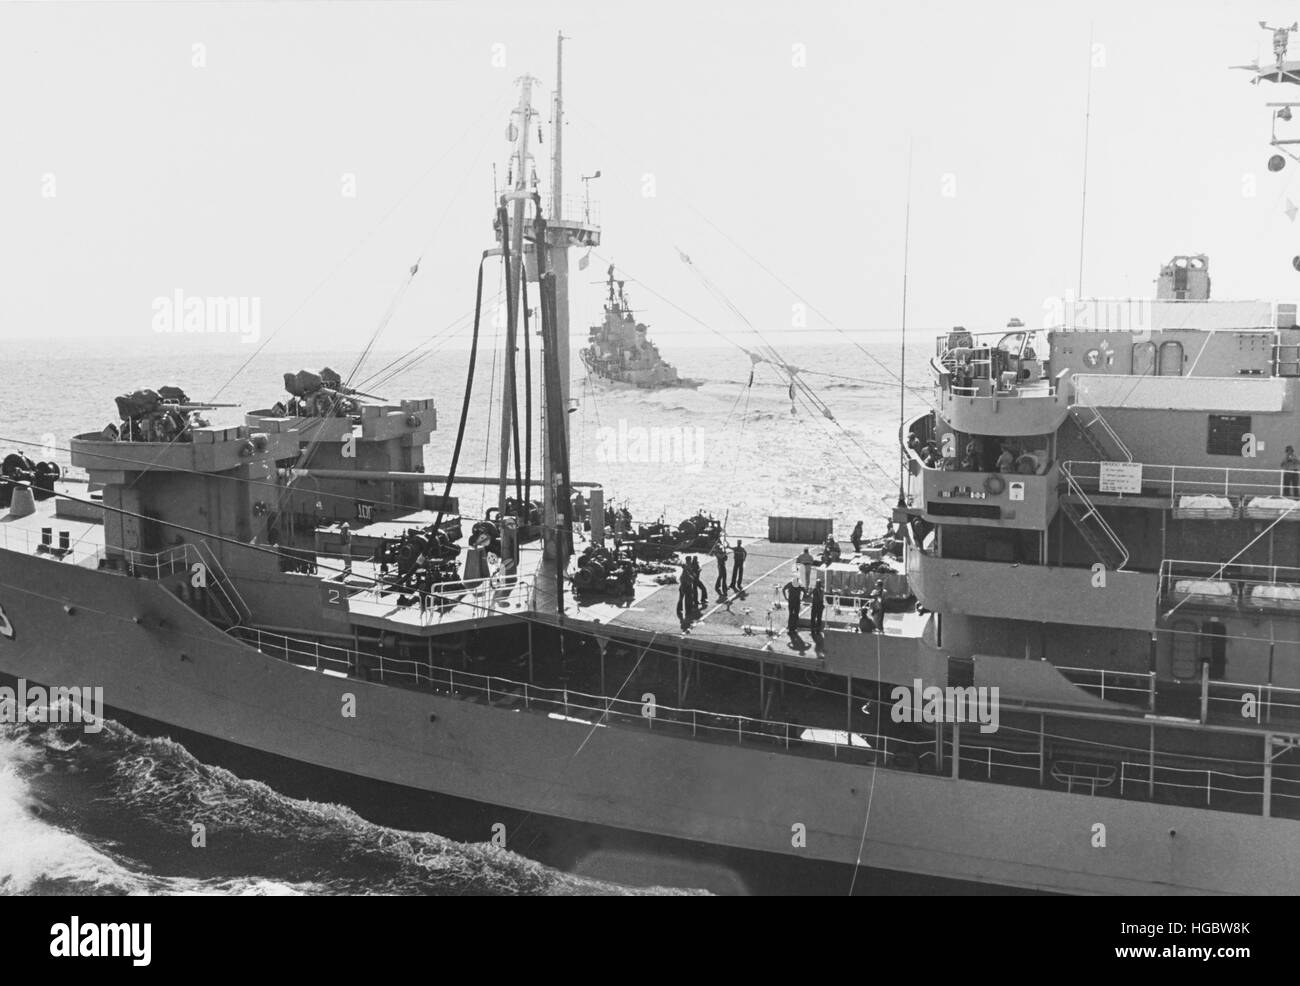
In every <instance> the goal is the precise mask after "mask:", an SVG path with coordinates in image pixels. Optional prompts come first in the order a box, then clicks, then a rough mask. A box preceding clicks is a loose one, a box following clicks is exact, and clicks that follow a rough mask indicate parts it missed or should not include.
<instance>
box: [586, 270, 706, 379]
mask: <svg viewBox="0 0 1300 986" xmlns="http://www.w3.org/2000/svg"><path fill="white" fill-rule="evenodd" d="M626 283H627V282H626V281H622V280H617V279H616V278H615V277H614V265H613V264H610V265H609V270H608V271H607V272H606V287H607V291H608V294H607V295H606V298H605V319H604V321H603V322H601V323H600V324H599V325H593V326H592V327H591V329H590V331H589V333H588V338H587V345H586V347H585V348H584V349H583V350H582V351H581V353H580V354H579V355H580V357H581V358H582V364H583V366H585V367H586V369H587V373H588V375H589V376H590V378H591V379H592V380H593V381H594V382H596V383H597V384H600V385H603V386H608V387H615V388H632V387H635V388H638V389H641V390H659V389H664V388H689V389H691V390H695V389H697V388H698V387H699V386H700V383H701V382H702V381H699V380H690V379H687V378H685V377H682V376H679V375H678V373H677V367H675V366H673V365H672V364H671V363H669V362H668V361H667V360H665V359H664V358H663V356H661V355H660V354H659V347H658V346H656V345H655V344H654V343H653V342H651V341H650V339H649V335H648V333H649V329H648V328H647V326H646V325H645V323H644V322H638V321H637V320H636V315H635V314H634V313H633V311H632V308H631V305H630V304H629V302H628V298H627V289H626Z"/></svg>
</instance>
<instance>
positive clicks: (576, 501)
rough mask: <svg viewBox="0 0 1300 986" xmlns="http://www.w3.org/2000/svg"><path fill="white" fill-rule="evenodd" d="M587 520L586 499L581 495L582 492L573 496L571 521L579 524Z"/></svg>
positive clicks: (579, 491)
mask: <svg viewBox="0 0 1300 986" xmlns="http://www.w3.org/2000/svg"><path fill="white" fill-rule="evenodd" d="M586 519H587V498H586V497H585V496H583V495H582V490H578V491H577V492H576V493H574V494H573V520H574V522H575V523H578V524H581V523H582V522H583V521H584V520H586Z"/></svg>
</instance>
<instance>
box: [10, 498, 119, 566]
mask: <svg viewBox="0 0 1300 986" xmlns="http://www.w3.org/2000/svg"><path fill="white" fill-rule="evenodd" d="M55 489H56V491H57V492H58V493H60V494H63V496H56V497H51V498H49V499H47V500H37V501H36V511H35V513H30V514H28V515H27V516H26V517H14V516H12V514H11V513H10V512H9V510H8V509H5V510H3V511H0V548H4V549H6V550H9V551H16V552H18V553H20V554H24V555H35V556H37V557H41V558H49V559H51V560H52V561H61V562H63V563H64V564H72V565H81V566H84V567H87V568H96V567H98V565H99V563H100V561H101V559H103V558H104V523H103V507H96V506H91V505H90V504H89V503H88V502H87V503H83V502H81V501H89V500H90V493H89V491H88V488H87V487H86V484H85V483H56V484H55ZM65 497H70V498H75V499H65ZM47 529H48V531H49V538H50V543H49V544H48V545H46V543H45V532H46V530H47ZM64 534H66V535H67V543H68V548H67V550H66V551H64V550H62V549H60V547H59V545H60V543H61V537H62V535H64ZM51 549H52V550H51Z"/></svg>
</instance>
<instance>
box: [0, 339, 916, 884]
mask: <svg viewBox="0 0 1300 986" xmlns="http://www.w3.org/2000/svg"><path fill="white" fill-rule="evenodd" d="M873 339H874V341H869V340H873ZM488 341H489V342H490V340H488ZM659 344H660V346H661V349H662V350H663V351H664V355H665V356H666V357H667V358H669V359H670V360H672V361H673V362H674V363H676V365H677V366H678V368H679V370H680V371H681V373H682V375H683V376H685V377H690V378H694V379H698V380H701V381H702V385H701V386H700V387H699V389H698V390H685V389H683V390H666V391H657V392H640V391H629V390H609V389H605V388H603V387H598V386H594V385H593V384H592V382H591V381H589V380H588V379H586V378H585V377H582V376H577V377H575V378H574V380H573V391H572V392H573V396H574V397H575V398H577V399H578V407H577V409H576V410H574V411H573V413H572V415H571V418H570V424H571V433H572V441H573V446H572V448H573V451H572V460H573V470H572V473H573V477H574V479H575V480H590V481H597V482H600V483H602V484H603V486H604V488H605V491H606V497H607V501H608V500H612V501H613V502H615V503H616V504H619V505H622V504H626V505H627V506H628V507H629V509H630V510H631V511H632V512H633V515H634V517H635V518H636V519H637V520H653V519H657V518H659V517H660V516H662V517H664V518H665V519H667V520H669V521H670V522H673V523H676V522H677V521H678V520H681V519H682V518H684V517H687V516H689V515H691V514H693V513H695V512H696V511H697V510H701V509H703V510H705V511H707V512H710V513H713V514H714V515H715V516H717V517H719V518H725V520H726V525H727V531H728V533H729V535H731V536H734V537H749V536H763V535H765V534H766V530H767V517H768V516H769V515H778V516H803V517H831V518H834V520H835V527H836V530H837V531H839V532H841V533H842V535H843V536H845V537H847V534H848V531H849V529H850V528H851V527H852V524H853V522H854V521H855V520H858V519H861V520H863V521H864V522H865V525H866V529H867V532H868V533H869V534H870V533H874V532H875V530H876V528H877V527H883V524H884V520H885V518H886V517H887V515H888V511H889V508H890V506H892V504H893V502H894V500H895V499H896V497H897V490H898V468H899V456H898V449H897V433H898V421H899V400H900V388H899V385H898V381H897V377H896V372H897V367H898V365H899V353H898V349H897V343H896V341H895V342H888V341H885V340H883V339H882V337H878V336H875V337H864V339H863V341H862V342H859V343H854V342H850V341H846V340H843V339H840V340H839V341H836V342H832V343H822V344H818V345H815V346H800V347H795V346H787V347H785V351H784V356H785V358H786V359H787V360H789V361H790V362H791V363H795V364H797V365H798V366H800V367H801V368H802V371H801V373H800V379H801V380H802V381H804V382H805V383H806V384H807V385H808V388H809V389H810V390H811V391H812V392H813V395H807V394H804V393H803V392H802V390H801V389H798V390H797V391H796V396H795V397H794V398H793V399H792V397H791V393H790V383H789V379H788V376H785V375H783V372H782V371H779V370H778V369H777V368H775V367H774V366H772V365H770V364H768V363H759V364H752V363H751V361H750V359H749V358H748V357H747V356H746V355H745V353H743V352H741V351H739V350H738V349H736V348H734V347H724V346H717V347H704V346H699V345H691V346H682V347H681V348H680V349H679V350H676V351H674V350H673V347H672V346H671V343H670V342H669V341H667V340H659ZM930 347H931V344H930V343H929V342H928V341H926V340H917V342H916V345H915V346H909V353H908V364H909V365H908V372H907V383H908V387H909V389H908V390H907V391H905V392H904V393H905V397H904V400H905V403H906V407H907V409H908V412H909V413H910V412H911V411H913V410H917V409H920V408H922V407H924V404H925V400H924V399H925V398H926V397H927V396H928V393H929V391H928V384H929V381H928V379H927V367H926V359H927V356H928V354H929V353H932V352H933V350H932V348H930ZM252 350H253V347H249V346H241V345H240V344H238V343H237V342H235V341H233V340H232V341H231V342H230V343H228V344H225V345H215V344H213V343H212V342H211V341H210V340H207V339H195V340H193V342H192V343H191V340H187V339H186V338H184V337H153V338H145V339H142V340H141V341H140V342H139V343H138V344H131V345H121V344H117V345H114V346H109V345H107V344H95V343H85V344H77V345H69V344H66V343H52V342H48V341H36V342H31V343H25V344H19V345H11V346H10V347H9V348H8V351H7V352H6V353H5V357H4V370H5V374H6V377H7V382H6V386H4V387H3V388H0V455H3V454H7V452H8V451H9V450H10V449H11V448H14V449H16V448H23V449H24V450H25V451H26V452H27V453H28V454H29V455H32V457H33V458H51V457H52V458H54V459H55V460H56V461H59V462H62V463H65V464H66V463H67V462H68V461H69V456H68V452H67V449H68V447H69V441H70V439H71V437H72V436H74V435H76V434H79V433H82V432H86V431H98V430H99V429H100V428H101V427H103V425H104V424H106V423H108V422H109V421H111V420H113V419H114V417H115V413H114V406H113V398H114V397H115V396H116V395H118V394H121V393H124V392H127V391H130V390H134V389H137V388H140V387H152V388H155V389H156V388H158V387H160V386H163V385H169V384H171V385H177V386H180V387H182V388H184V389H185V390H186V391H187V393H188V394H189V395H190V396H191V397H192V398H194V399H196V400H205V399H206V400H211V399H214V398H215V400H219V401H223V402H232V403H238V404H240V405H241V409H238V410H226V409H222V410H217V411H213V412H212V413H211V419H212V423H214V424H227V423H228V424H235V423H242V418H241V414H242V411H243V410H252V409H257V408H264V407H269V406H270V405H271V404H273V403H274V402H275V401H276V400H278V399H281V398H282V397H283V396H284V394H283V391H282V375H283V373H284V372H286V371H294V370H298V369H301V368H307V369H311V370H318V369H319V368H320V367H322V366H325V365H329V366H332V367H333V368H335V369H336V370H338V371H339V372H340V373H342V374H343V375H344V377H345V378H347V377H348V376H349V374H353V382H354V384H355V385H357V386H358V387H360V388H361V389H364V390H368V391H372V392H374V393H376V394H378V395H380V396H383V397H385V398H389V399H397V398H401V397H433V398H435V399H436V401H437V402H438V427H439V430H438V431H437V432H436V433H435V435H434V437H433V441H432V442H431V443H430V445H429V447H428V448H427V449H426V452H425V465H426V468H427V469H428V470H429V471H433V472H441V471H443V470H444V469H445V467H446V465H447V462H448V459H449V457H450V452H451V447H452V444H453V441H454V438H455V431H456V425H457V421H458V419H459V414H460V406H461V400H462V395H463V393H464V385H465V369H466V364H467V359H468V353H467V350H466V349H464V348H463V347H461V348H450V347H445V348H442V349H439V350H437V351H436V352H433V353H432V354H430V355H428V356H426V357H425V358H423V359H422V360H420V361H419V362H418V363H417V364H415V365H414V366H411V367H410V368H409V369H406V370H405V371H404V372H402V373H400V374H399V375H397V376H391V377H390V376H389V375H388V373H386V372H380V373H377V372H376V371H380V370H381V368H382V367H384V365H385V364H387V363H389V362H390V361H392V360H394V359H397V358H398V357H400V356H401V355H402V353H401V352H400V351H397V352H377V353H374V354H372V355H371V356H370V357H369V358H368V359H367V360H365V362H364V363H363V364H362V365H361V366H360V367H356V363H357V354H356V353H355V352H351V353H348V352H280V353H272V352H266V353H262V354H260V355H258V356H257V357H256V358H254V359H253V360H252V361H251V362H250V363H249V364H248V365H247V366H243V364H244V363H245V361H247V360H248V359H249V357H250V356H251V355H252ZM864 350H865V351H864ZM575 356H576V354H575ZM872 357H874V358H875V359H874V360H873V359H872ZM877 361H878V362H877ZM494 362H495V371H496V373H495V377H494V375H493V369H494ZM575 364H576V358H575ZM882 364H883V365H882ZM397 365H398V366H402V365H404V363H399V364H397ZM751 369H752V370H753V379H752V383H751ZM354 370H355V372H354ZM476 377H477V378H476V381H475V385H474V391H473V398H472V401H471V414H470V417H469V421H468V425H467V429H466V438H465V444H464V449H463V451H462V461H461V467H460V472H461V473H462V474H469V475H488V474H492V473H494V472H495V470H496V455H497V452H496V437H495V436H496V435H497V433H498V429H499V418H498V415H499V413H500V404H501V386H500V380H499V377H500V359H499V357H498V358H497V359H495V361H494V359H493V355H492V353H491V352H488V351H484V352H482V353H480V356H479V363H478V371H477V374H476ZM534 379H535V380H536V379H539V377H536V376H535V378H534ZM521 386H522V372H521ZM827 413H829V415H830V416H831V417H828V416H827ZM832 417H833V420H832ZM534 441H535V443H538V444H535V448H537V447H539V443H540V433H538V434H537V435H536V437H535V439H534ZM18 442H30V443H36V444H37V445H38V446H39V447H38V448H35V449H33V448H32V447H30V446H20V445H19V444H17V443H18ZM538 473H540V468H539V467H538V468H535V469H534V474H538ZM460 493H461V496H462V513H464V514H466V515H469V514H474V513H477V512H479V511H481V510H482V509H483V508H484V507H486V506H488V505H491V504H492V503H494V502H495V490H490V491H489V490H487V489H485V488H480V487H467V488H465V489H464V490H462V491H460ZM195 821H198V822H202V823H203V824H204V825H205V826H206V827H207V829H208V831H209V833H210V834H211V833H215V832H220V833H222V836H223V837H222V838H220V839H212V840H211V841H210V843H209V848H208V849H207V850H206V851H205V852H203V853H192V852H182V851H178V850H177V849H175V847H176V846H177V845H183V846H187V845H188V838H189V832H190V825H191V824H192V823H193V822H195ZM164 846H171V847H173V848H172V849H171V850H165V849H163V848H162V847H164ZM220 846H224V847H227V848H225V849H221V848H215V847H220ZM685 889H686V888H680V889H674V888H656V889H655V890H654V891H649V892H683V890H685ZM882 889H888V888H882ZM0 892H3V893H9V894H41V893H59V894H124V893H148V894H191V893H217V894H351V893H401V894H407V893H417V894H456V893H525V894H607V893H626V892H638V893H639V892H646V891H640V890H636V891H633V890H630V889H629V888H624V887H619V886H616V885H613V884H609V883H603V882H600V881H595V880H588V879H583V878H579V877H575V876H571V875H568V874H565V873H561V872H558V871H556V870H553V869H549V868H547V867H544V866H541V865H540V864H538V863H535V862H532V861H530V860H527V859H525V858H524V857H522V856H519V855H517V854H514V853H511V852H507V851H504V850H500V849H496V848H493V847H490V846H487V845H482V844H479V845H471V844H465V843H458V842H453V841H451V840H448V839H445V838H442V837H441V836H438V835H436V834H433V833H408V832H398V831H395V830H392V829H386V828H382V827H379V826H376V825H372V824H370V823H369V822H367V821H365V820H363V819H362V818H360V817H359V816H358V815H357V814H356V813H354V812H353V811H351V810H349V809H347V808H344V807H340V806H337V805H331V804H317V803H313V802H307V801H301V800H294V799H291V798H288V797H285V796H283V795H282V794H280V793H278V792H277V791H275V790H273V789H272V788H270V787H267V786H266V785H264V784H261V783H258V782H253V781H247V780H242V779H240V778H238V777H236V776H235V775H233V774H231V773H230V772H229V771H226V770H223V769H220V768H217V767H213V766H209V765H206V764H204V763H201V762H199V761H198V760H196V759H195V758H194V757H193V756H191V755H190V754H189V752H188V751H186V750H185V749H184V748H183V747H182V746H180V745H179V744H177V743H175V742H172V741H169V740H160V739H149V738H144V737H141V736H137V735H136V734H134V733H133V732H131V731H130V730H129V729H127V728H126V727H125V726H122V725H120V724H117V723H109V724H108V725H107V727H106V728H105V729H104V730H103V731H102V732H101V733H98V734H85V733H83V732H82V731H81V730H80V728H79V727H75V728H74V727H54V726H39V725H21V726H6V727H3V728H0Z"/></svg>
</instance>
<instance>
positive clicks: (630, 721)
mask: <svg viewBox="0 0 1300 986" xmlns="http://www.w3.org/2000/svg"><path fill="white" fill-rule="evenodd" d="M230 632H231V634H232V635H233V636H236V637H238V638H239V639H241V640H244V641H246V642H247V643H249V644H252V645H253V646H254V647H256V648H257V649H258V650H259V651H261V652H262V653H264V654H269V655H270V656H272V657H278V658H281V659H283V660H286V661H288V662H289V663H291V664H297V665H299V666H301V667H307V668H314V669H315V670H317V671H327V672H331V673H334V674H347V675H356V676H358V677H364V678H368V679H370V680H375V681H380V682H383V683H385V684H394V685H399V686H405V687H411V688H416V689H422V690H430V691H436V692H441V693H444V694H449V695H453V696H456V697H458V698H465V699H475V698H481V699H482V700H483V701H485V702H486V703H488V704H492V705H497V706H518V707H520V708H523V709H524V710H526V711H530V712H543V713H546V714H548V715H552V716H557V717H559V718H563V719H569V720H574V721H580V722H585V723H587V724H588V725H591V726H593V727H600V726H605V725H609V724H611V723H620V724H623V725H628V726H636V727H638V728H643V729H647V730H650V731H668V732H671V733H677V734H682V735H687V734H688V735H690V736H692V737H695V738H701V737H704V738H709V737H712V738H717V739H723V740H728V741H730V740H734V741H735V742H736V743H740V744H749V743H760V744H764V745H767V746H778V747H781V748H783V749H786V750H791V749H804V750H817V751H822V752H824V753H826V754H827V755H829V756H830V757H831V758H833V759H839V758H842V757H844V756H846V755H852V756H853V757H854V758H855V760H862V761H864V762H875V763H880V764H884V763H886V762H901V763H907V762H912V763H917V762H920V760H922V759H923V758H924V757H925V756H926V755H927V754H928V755H929V756H930V757H931V758H933V755H934V753H933V751H934V742H933V741H932V740H904V739H899V738H897V737H893V736H885V735H880V736H877V735H875V734H873V733H869V732H861V731H852V732H850V731H849V730H846V729H837V728H835V727H833V726H824V725H820V726H814V725H808V724H806V723H797V722H789V721H785V720H778V719H760V718H755V717H753V716H742V715H732V714H729V713H722V712H710V711H707V710H704V709H695V708H677V707H674V706H670V705H661V704H657V703H654V702H643V701H638V700H632V699H620V698H612V697H610V696H604V695H594V694H591V693H589V692H583V691H578V690H576V689H570V688H543V687H541V686H539V685H532V684H529V683H527V682H523V681H516V680H514V679H511V678H502V677H499V676H496V675H485V674H478V673H476V672H473V671H456V670H454V669H451V668H443V667H438V666H434V665H430V664H429V662H428V661H425V660H416V659H414V658H401V657H393V656H389V655H378V654H370V653H366V652H363V651H357V650H355V649H353V648H349V647H345V646H335V645H333V644H322V643H320V642H319V641H312V640H306V639H302V638H295V637H288V636H285V635H283V634H279V633H270V632H268V631H264V630H256V629H251V628H247V627H241V628H236V629H234V630H232V631H230ZM909 758H910V759H909Z"/></svg>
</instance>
